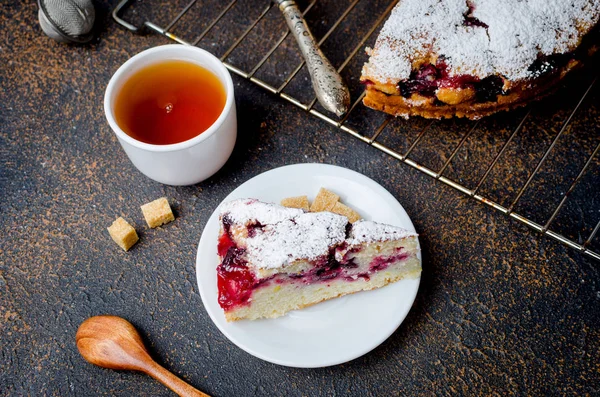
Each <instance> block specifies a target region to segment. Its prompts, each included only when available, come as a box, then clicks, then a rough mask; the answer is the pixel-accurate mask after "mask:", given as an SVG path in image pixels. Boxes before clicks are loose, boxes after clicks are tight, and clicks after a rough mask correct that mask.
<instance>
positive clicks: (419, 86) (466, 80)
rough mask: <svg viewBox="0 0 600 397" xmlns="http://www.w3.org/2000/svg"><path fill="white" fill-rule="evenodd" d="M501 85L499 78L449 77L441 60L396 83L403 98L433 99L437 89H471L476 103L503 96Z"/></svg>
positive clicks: (422, 67) (424, 66) (465, 75)
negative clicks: (414, 95) (420, 96)
mask: <svg viewBox="0 0 600 397" xmlns="http://www.w3.org/2000/svg"><path fill="white" fill-rule="evenodd" d="M502 85H503V81H502V78H500V77H499V76H490V77H486V78H485V79H483V80H480V79H479V78H478V77H476V76H471V75H468V74H461V75H457V76H449V75H448V66H447V65H446V62H444V60H443V59H441V58H440V59H439V60H438V62H437V63H436V64H435V65H431V64H430V65H423V66H421V68H420V69H419V70H414V71H413V72H412V73H411V75H410V78H409V79H408V80H407V81H404V82H400V83H398V86H399V88H400V93H401V94H402V96H403V97H405V98H408V97H410V96H411V95H412V94H413V93H417V94H419V95H422V96H425V97H434V96H435V95H436V92H437V90H438V89H439V88H453V89H465V88H473V89H474V90H475V96H476V99H477V101H478V102H486V101H491V100H495V99H496V96H497V95H500V94H503V91H502Z"/></svg>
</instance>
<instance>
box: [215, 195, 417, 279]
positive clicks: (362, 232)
mask: <svg viewBox="0 0 600 397" xmlns="http://www.w3.org/2000/svg"><path fill="white" fill-rule="evenodd" d="M224 217H227V218H228V219H229V220H230V221H231V222H233V224H234V225H235V224H237V225H241V226H248V225H251V224H256V223H257V222H258V223H260V225H261V226H260V227H257V228H255V229H254V230H253V234H252V236H250V235H249V236H248V237H247V238H246V239H245V249H246V251H245V256H246V260H247V261H248V262H249V264H250V265H251V266H255V267H258V268H262V269H275V268H280V267H285V266H287V265H289V264H290V263H292V262H293V261H296V260H299V259H305V260H315V259H319V258H325V259H326V258H327V256H328V255H329V253H330V250H331V249H333V248H336V247H338V246H340V245H342V244H343V243H345V244H347V245H350V246H352V245H358V244H363V243H371V242H377V241H387V240H395V239H402V238H405V237H409V236H416V234H414V233H411V232H409V231H407V230H405V229H402V228H399V227H396V226H390V225H384V224H380V223H376V222H372V221H358V222H355V223H354V224H352V227H351V228H350V230H349V231H347V226H348V224H349V223H348V218H346V217H345V216H342V215H337V214H334V213H331V212H309V213H305V212H304V211H302V210H299V209H294V208H286V207H281V206H279V205H276V204H268V203H263V202H260V201H258V200H256V199H240V200H234V201H230V202H228V203H225V204H223V206H222V207H221V220H223V218H224Z"/></svg>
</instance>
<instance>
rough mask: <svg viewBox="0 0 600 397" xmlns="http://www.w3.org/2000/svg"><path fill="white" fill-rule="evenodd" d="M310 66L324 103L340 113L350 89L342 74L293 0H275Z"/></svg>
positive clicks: (317, 91)
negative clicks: (318, 42)
mask: <svg viewBox="0 0 600 397" xmlns="http://www.w3.org/2000/svg"><path fill="white" fill-rule="evenodd" d="M275 3H277V5H278V6H279V9H280V10H281V12H283V15H284V16H285V20H286V22H287V25H288V27H289V28H290V31H291V32H292V34H293V35H294V37H295V38H296V41H297V42H298V45H299V47H300V51H301V52H302V56H303V57H304V59H305V61H306V66H308V72H309V73H310V79H311V80H312V84H313V88H314V90H315V93H316V95H317V99H318V100H319V102H320V103H321V105H323V107H324V108H325V109H327V110H329V111H330V112H333V113H335V114H336V115H337V116H338V117H339V116H341V115H343V114H344V113H346V112H347V111H348V107H349V106H350V93H349V91H348V87H346V84H344V81H343V80H342V77H341V76H340V74H339V73H338V72H337V70H335V68H334V67H333V65H331V63H330V62H329V60H328V59H327V58H326V57H325V55H324V54H323V52H321V50H320V49H319V46H318V45H317V43H316V41H315V39H314V37H313V35H312V34H311V33H310V30H309V29H308V26H307V25H306V21H304V18H303V17H302V13H301V12H300V10H299V9H298V6H297V5H296V2H295V1H294V0H276V1H275Z"/></svg>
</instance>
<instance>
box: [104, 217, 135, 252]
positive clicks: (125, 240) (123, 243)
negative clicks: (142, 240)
mask: <svg viewBox="0 0 600 397" xmlns="http://www.w3.org/2000/svg"><path fill="white" fill-rule="evenodd" d="M107 229H108V234H110V237H112V239H113V240H114V241H115V243H117V244H118V245H119V247H121V248H123V249H124V250H125V251H127V250H129V248H131V247H132V246H133V244H135V243H137V242H138V240H139V238H138V235H137V233H136V232H135V229H134V228H133V226H131V225H130V224H129V223H127V221H126V220H125V219H123V218H121V217H118V218H117V220H115V221H114V222H113V224H112V225H110V227H108V228H107Z"/></svg>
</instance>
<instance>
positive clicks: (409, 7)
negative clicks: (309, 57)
mask: <svg viewBox="0 0 600 397" xmlns="http://www.w3.org/2000/svg"><path fill="white" fill-rule="evenodd" d="M599 15H600V0H467V1H465V0H444V1H440V0H400V2H399V4H398V5H397V6H396V7H395V8H394V10H393V11H392V14H391V16H390V18H389V19H388V21H387V22H386V23H385V26H384V27H383V29H382V31H381V33H380V35H379V37H378V39H377V42H376V44H375V48H374V49H373V50H372V51H370V52H371V58H370V60H369V62H368V63H367V64H366V65H365V66H364V69H363V76H365V77H366V78H368V79H370V80H373V81H378V82H381V83H390V84H396V83H397V82H398V81H400V80H406V79H408V78H409V76H410V74H411V71H412V70H414V69H417V68H418V66H419V65H418V64H416V63H418V62H427V61H428V62H431V61H433V62H431V63H435V60H432V59H430V58H431V57H437V56H438V55H443V56H444V57H445V62H446V64H447V65H448V73H449V75H450V76H453V75H461V74H468V75H472V76H477V77H478V78H480V79H483V78H485V77H487V76H491V75H498V74H499V75H502V76H504V78H506V79H508V80H513V81H515V80H522V79H528V78H533V77H535V75H533V73H534V72H532V71H530V70H529V66H530V65H532V64H533V63H534V61H536V59H537V58H538V56H540V55H552V54H557V53H566V52H569V51H573V50H574V49H575V48H576V47H577V45H578V44H579V43H580V41H581V38H582V36H583V35H585V34H586V33H587V32H588V31H589V30H590V29H591V28H592V27H593V26H594V25H595V24H596V23H597V22H598V18H599ZM465 18H474V20H476V21H478V22H477V25H480V26H476V25H475V26H474V25H472V24H465Z"/></svg>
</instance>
